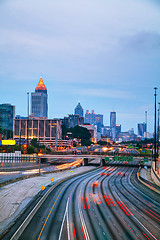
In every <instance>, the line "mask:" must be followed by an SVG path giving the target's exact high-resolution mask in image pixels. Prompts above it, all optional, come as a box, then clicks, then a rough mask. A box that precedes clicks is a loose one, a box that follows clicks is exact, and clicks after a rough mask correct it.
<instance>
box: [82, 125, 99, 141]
mask: <svg viewBox="0 0 160 240" xmlns="http://www.w3.org/2000/svg"><path fill="white" fill-rule="evenodd" d="M81 127H84V128H87V129H88V131H89V132H90V134H91V141H92V142H94V143H96V142H97V126H96V125H94V124H84V125H81Z"/></svg>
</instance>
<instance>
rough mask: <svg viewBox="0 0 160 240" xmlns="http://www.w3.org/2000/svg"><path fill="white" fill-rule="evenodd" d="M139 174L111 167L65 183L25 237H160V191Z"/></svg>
mask: <svg viewBox="0 0 160 240" xmlns="http://www.w3.org/2000/svg"><path fill="white" fill-rule="evenodd" d="M136 173H137V168H134V167H117V166H107V167H103V168H102V167H99V168H96V169H95V170H93V171H91V172H88V173H85V174H81V175H79V176H75V177H73V178H71V179H68V180H66V181H64V182H62V183H61V184H59V185H58V186H57V187H56V188H55V189H54V190H53V191H52V192H51V193H50V195H49V196H48V198H47V199H46V201H45V202H44V203H43V204H42V206H41V207H40V208H39V210H38V211H37V213H36V214H35V216H34V217H33V219H32V220H31V221H30V223H29V225H28V226H27V228H26V229H25V230H24V232H23V233H22V235H21V236H20V238H19V239H21V240H28V239H30V240H32V239H34V240H35V239H36V240H44V239H47V240H51V239H53V240H60V239H62V240H64V239H69V240H72V239H73V240H76V239H79V240H83V239H84V240H89V239H90V240H94V239H97V240H103V239H113V240H115V239H117V240H119V239H124V240H126V239H129V240H132V239H142V240H143V239H150V240H152V239H157V240H158V239H160V234H159V233H160V202H158V201H159V196H158V194H157V193H155V192H153V191H152V190H150V189H148V188H147V187H146V186H144V185H143V184H141V183H139V182H138V180H137V177H136ZM15 230H16V229H15ZM9 234H11V233H9ZM10 238H11V235H6V237H4V239H10Z"/></svg>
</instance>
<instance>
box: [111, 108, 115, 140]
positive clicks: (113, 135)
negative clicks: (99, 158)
mask: <svg viewBox="0 0 160 240" xmlns="http://www.w3.org/2000/svg"><path fill="white" fill-rule="evenodd" d="M110 128H111V133H112V139H113V140H115V139H116V112H110Z"/></svg>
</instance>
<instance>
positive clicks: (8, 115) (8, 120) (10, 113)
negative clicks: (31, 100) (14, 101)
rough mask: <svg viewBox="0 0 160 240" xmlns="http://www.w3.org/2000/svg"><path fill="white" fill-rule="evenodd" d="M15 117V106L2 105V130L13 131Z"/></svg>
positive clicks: (0, 119)
mask: <svg viewBox="0 0 160 240" xmlns="http://www.w3.org/2000/svg"><path fill="white" fill-rule="evenodd" d="M14 117H15V106H13V105H11V104H9V103H4V104H0V128H1V129H2V131H3V130H12V131H13V119H14Z"/></svg>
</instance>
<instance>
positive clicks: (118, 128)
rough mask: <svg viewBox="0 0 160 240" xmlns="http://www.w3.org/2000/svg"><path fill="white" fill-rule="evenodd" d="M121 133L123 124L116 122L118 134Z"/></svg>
mask: <svg viewBox="0 0 160 240" xmlns="http://www.w3.org/2000/svg"><path fill="white" fill-rule="evenodd" d="M119 133H121V124H116V136H117V135H118V134H119Z"/></svg>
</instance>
